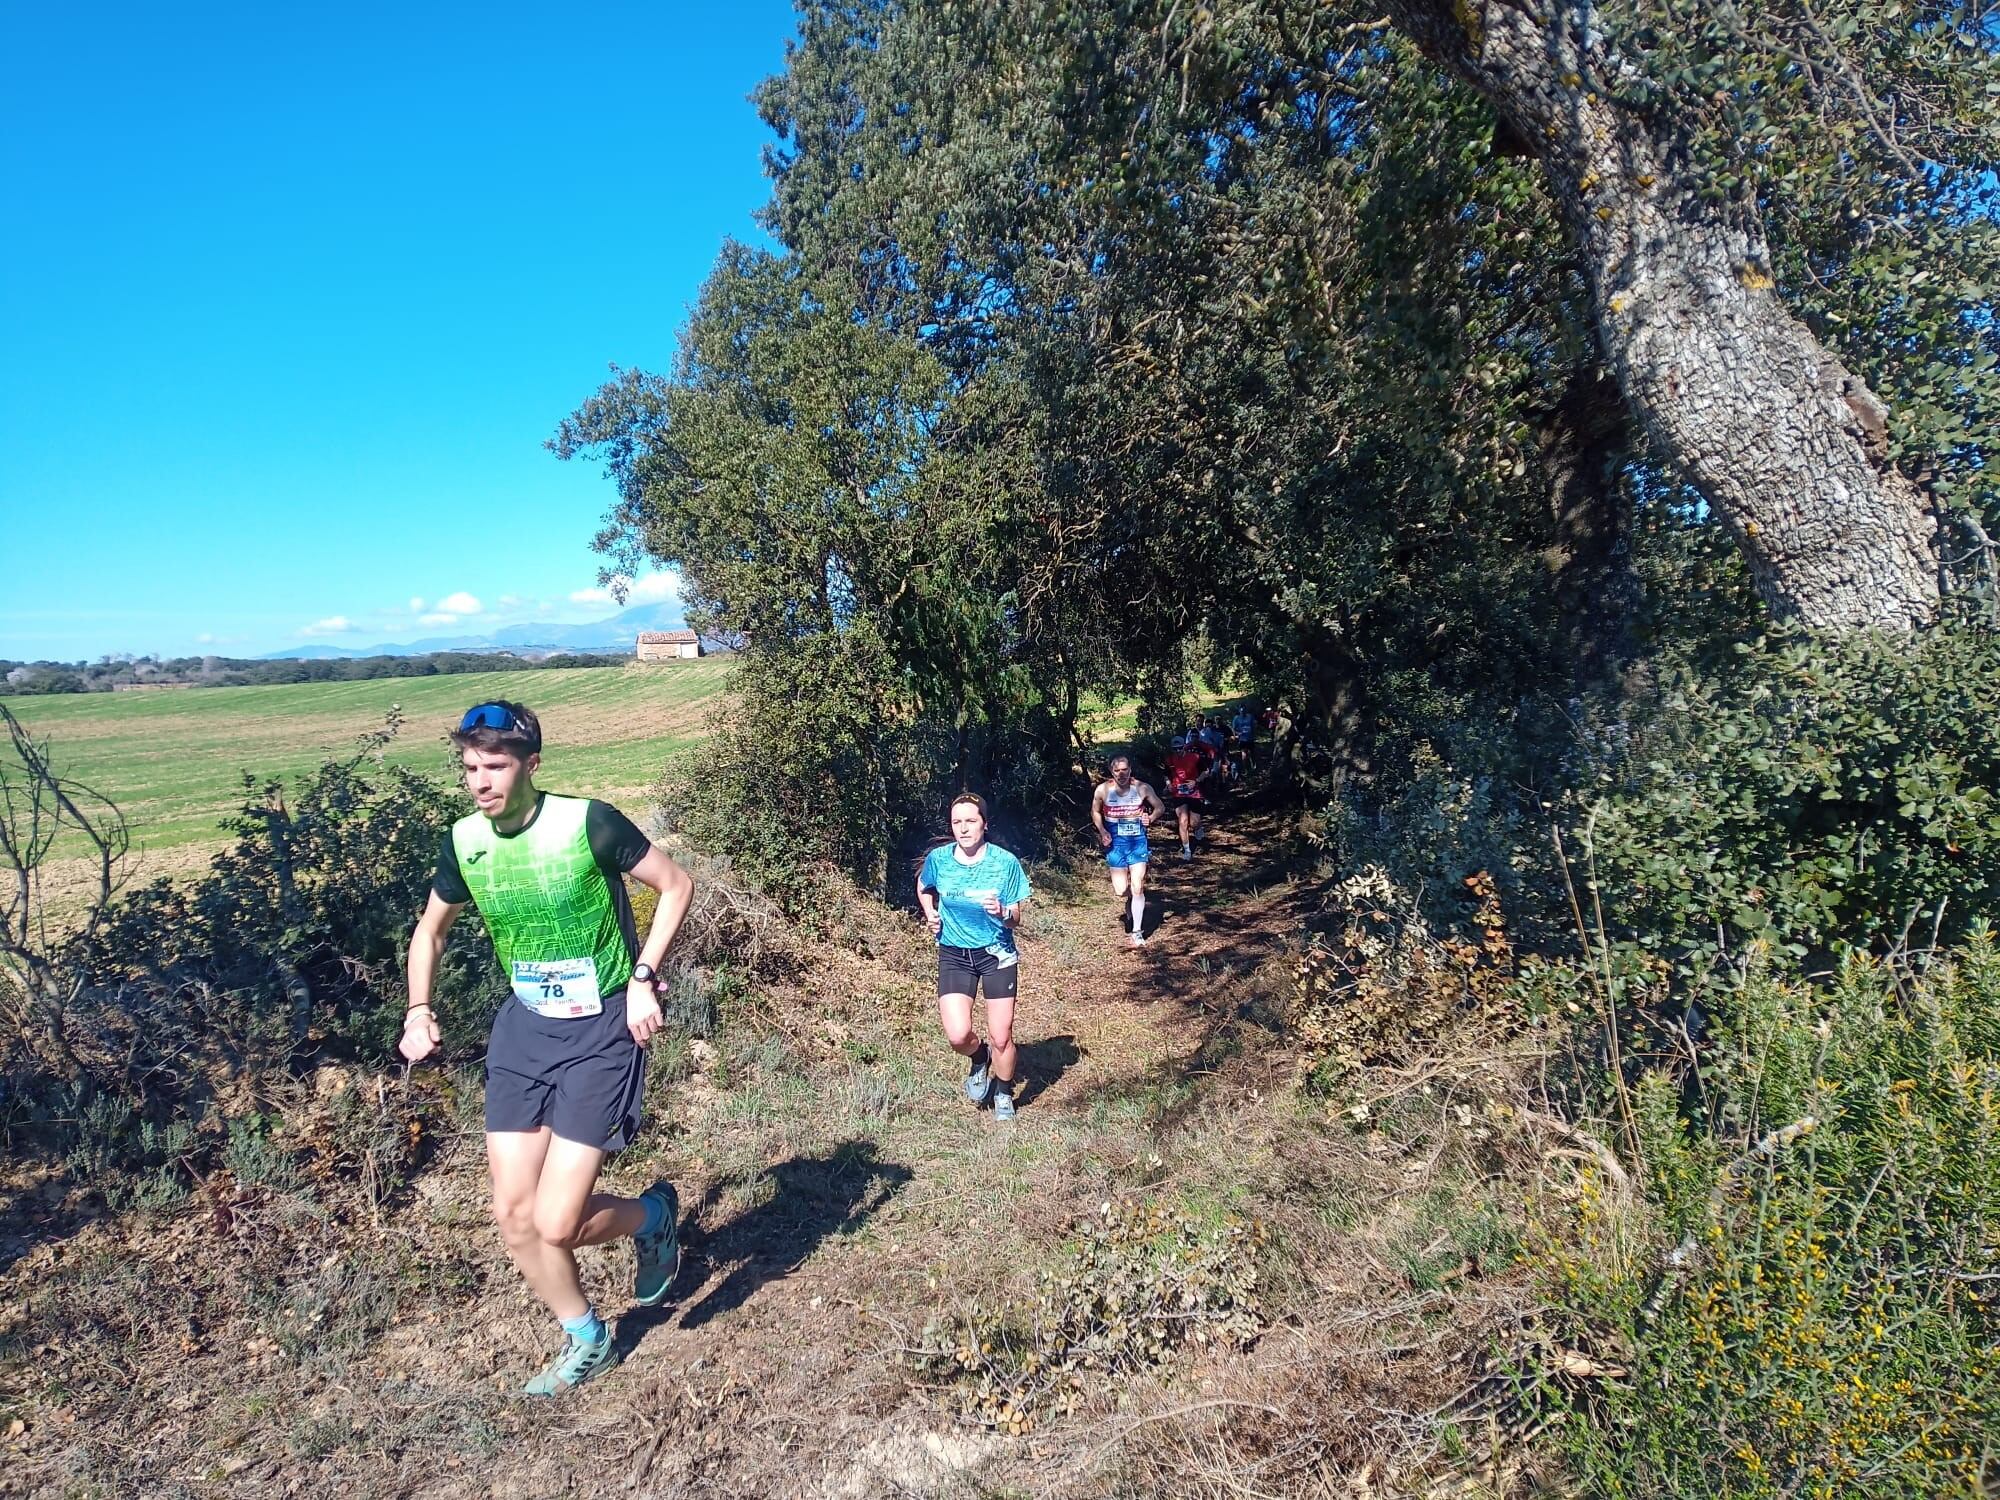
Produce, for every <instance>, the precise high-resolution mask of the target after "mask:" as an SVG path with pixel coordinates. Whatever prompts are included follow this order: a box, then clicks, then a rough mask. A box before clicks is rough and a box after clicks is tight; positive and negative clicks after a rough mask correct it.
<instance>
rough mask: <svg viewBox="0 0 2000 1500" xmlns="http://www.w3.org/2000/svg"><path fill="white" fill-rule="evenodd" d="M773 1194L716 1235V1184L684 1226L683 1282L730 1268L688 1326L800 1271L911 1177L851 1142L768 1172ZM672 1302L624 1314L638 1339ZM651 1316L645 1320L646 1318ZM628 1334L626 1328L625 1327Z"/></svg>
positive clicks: (722, 1186) (691, 1312) (669, 1312)
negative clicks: (708, 1225) (711, 1218)
mask: <svg viewBox="0 0 2000 1500" xmlns="http://www.w3.org/2000/svg"><path fill="white" fill-rule="evenodd" d="M763 1175H764V1177H765V1178H766V1179H767V1180H768V1181H769V1183H770V1187H769V1190H768V1191H769V1196H768V1197H767V1198H766V1199H765V1201H763V1202H762V1203H760V1204H759V1205H758V1206H757V1207H755V1208H752V1209H749V1210H747V1211H745V1212H743V1213H740V1214H738V1215H737V1216H736V1217H735V1218H733V1219H731V1220H730V1221H729V1222H728V1223H726V1224H724V1225H722V1226H720V1227H719V1228H717V1229H716V1230H715V1231H714V1232H713V1233H710V1232H707V1231H704V1230H703V1229H702V1227H701V1220H702V1218H703V1216H704V1215H705V1214H706V1213H707V1212H708V1211H709V1210H710V1209H712V1208H713V1207H714V1206H715V1205H716V1203H717V1202H719V1201H720V1199H721V1197H722V1194H723V1192H724V1191H725V1190H726V1188H727V1186H728V1185H727V1184H726V1183H716V1184H714V1185H713V1186H711V1187H710V1188H709V1190H708V1192H707V1193H706V1194H705V1195H704V1196H703V1198H702V1201H701V1203H700V1205H699V1206H698V1207H697V1208H696V1209H695V1211H694V1213H693V1214H692V1215H691V1216H689V1217H688V1218H684V1219H683V1220H682V1227H681V1246H682V1249H681V1272H680V1275H679V1276H678V1277H677V1278H675V1279H676V1281H677V1282H679V1283H680V1284H681V1285H682V1286H684V1287H687V1286H699V1285H701V1284H702V1283H703V1282H704V1281H706V1280H707V1279H708V1278H709V1277H710V1276H711V1275H713V1274H714V1273H715V1272H716V1271H717V1270H719V1269H722V1268H724V1267H728V1268H729V1270H728V1274H727V1275H725V1276H724V1277H723V1278H722V1280H721V1282H720V1283H718V1284H717V1285H716V1286H714V1287H713V1288H711V1289H710V1291H709V1292H708V1294H707V1295H706V1296H704V1297H703V1298H702V1299H701V1300H700V1301H699V1302H696V1303H695V1304H694V1305H693V1306H691V1307H689V1308H688V1309H687V1311H686V1312H685V1313H684V1314H682V1316H681V1319H680V1322H681V1326H682V1327H683V1328H699V1327H701V1325H702V1324H704V1323H706V1322H708V1321H709V1320H710V1319H711V1318H715V1317H718V1316H720V1315H721V1314H723V1313H726V1312H729V1311H730V1310H731V1309H733V1308H738V1307H741V1306H742V1305H743V1304H744V1303H745V1302H747V1301H748V1300H749V1299H750V1298H751V1296H752V1295H754V1294H755V1293H756V1291H757V1289H758V1288H759V1287H761V1286H763V1285H764V1284H765V1283H766V1282H768V1281H772V1280H775V1279H776V1278H778V1277H780V1276H784V1275H786V1274H788V1273H789V1272H791V1271H792V1270H794V1269H795V1268H796V1267H797V1266H798V1264H799V1263H800V1262H801V1261H803V1260H805V1259H806V1257H807V1256H809V1255H811V1254H812V1253H813V1251H814V1250H816V1249H818V1248H819V1246H820V1244H821V1242H822V1241H824V1240H827V1239H829V1238H831V1237H832V1236H834V1235H837V1234H851V1233H853V1231H854V1230H856V1229H858V1228H859V1227H860V1226H861V1225H862V1224H863V1223H864V1222H866V1220H867V1218H868V1216H869V1215H870V1214H872V1213H874V1212H875V1210H876V1209H878V1208H880V1207H881V1206H882V1205H883V1204H885V1203H887V1202H888V1201H889V1200H890V1199H891V1198H893V1197H895V1196H896V1194H897V1193H898V1192H899V1191H901V1189H902V1186H903V1184H904V1183H906V1182H908V1181H909V1180H910V1177H911V1175H912V1174H911V1172H910V1169H909V1168H908V1167H906V1166H904V1165H903V1164H902V1163H900V1162H893V1161H882V1160H880V1159H879V1158H878V1157H877V1155H876V1148H875V1145H874V1143H873V1142H870V1141H849V1142H848V1143H847V1144H846V1145H844V1146H838V1147H835V1148H834V1149H833V1150H832V1151H829V1152H827V1153H825V1154H824V1155H820V1156H795V1157H793V1158H792V1159H791V1160H790V1161H783V1162H779V1163H778V1164H777V1165H776V1166H775V1167H771V1168H768V1169H767V1170H766V1171H765V1173H764V1174H763ZM675 1311H676V1308H675V1306H674V1305H673V1304H672V1303H671V1302H670V1303H669V1304H668V1305H667V1306H665V1307H663V1308H661V1309H659V1310H658V1311H657V1312H652V1313H647V1312H640V1313H638V1314H636V1315H635V1316H632V1317H628V1318H626V1319H625V1320H624V1324H625V1325H630V1326H631V1329H632V1334H631V1337H632V1342H633V1343H637V1342H638V1340H639V1339H640V1338H643V1337H644V1336H645V1331H646V1329H647V1327H649V1326H651V1324H653V1323H659V1322H664V1321H666V1320H668V1319H670V1318H672V1317H673V1315H674V1313H675ZM641 1320H645V1321H641ZM619 1333H620V1334H621V1336H622V1335H623V1334H624V1333H625V1326H623V1325H621V1327H620V1329H619Z"/></svg>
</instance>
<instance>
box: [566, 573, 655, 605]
mask: <svg viewBox="0 0 2000 1500" xmlns="http://www.w3.org/2000/svg"><path fill="white" fill-rule="evenodd" d="M612 583H613V585H614V586H615V585H620V584H622V585H623V586H624V589H625V603H626V604H628V605H632V604H663V603H665V602H666V601H667V600H669V599H678V598H680V596H681V580H680V575H679V574H678V573H648V574H647V575H646V576H645V577H644V578H617V579H613V580H612ZM569 602H570V603H572V604H616V603H617V602H618V598H617V596H616V595H615V594H613V593H612V591H611V589H610V588H607V587H598V588H589V589H577V590H576V591H575V592H574V593H572V594H571V595H570V596H569Z"/></svg>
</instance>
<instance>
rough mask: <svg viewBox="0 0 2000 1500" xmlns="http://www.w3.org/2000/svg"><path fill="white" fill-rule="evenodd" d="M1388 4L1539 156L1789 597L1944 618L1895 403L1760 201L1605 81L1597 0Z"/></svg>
mask: <svg viewBox="0 0 2000 1500" xmlns="http://www.w3.org/2000/svg"><path fill="white" fill-rule="evenodd" d="M1384 8H1385V10H1386V11H1387V12H1388V14H1389V15H1390V17H1391V19H1392V21H1393V22H1394V24H1395V25H1396V26H1397V27H1398V28H1399V29H1400V30H1401V31H1402V32H1403V33H1404V34H1405V35H1407V36H1408V37H1409V38H1410V39H1411V40H1412V41H1414V42H1415V43H1416V44H1417V46H1418V47H1419V48H1420V49H1422V51H1423V52H1424V54H1425V55H1426V56H1428V57H1430V58H1431V59H1433V60H1434V61H1436V62H1438V63H1440V64H1441V65H1443V66H1444V67H1446V68H1449V69H1450V70H1451V71H1452V72H1453V73H1455V74H1457V75H1458V76H1459V77H1460V78H1462V79H1464V80H1465V82H1467V83H1468V84H1470V85H1471V86H1472V87H1473V88H1474V89H1476V90H1478V92H1479V93H1480V94H1481V95H1483V96H1484V97H1485V98H1486V100H1487V101H1488V102H1489V103H1490V104H1491V105H1492V106H1493V109H1494V110H1495V112H1496V113H1497V114H1498V115H1499V116H1500V119H1501V121H1502V123H1503V125H1504V126H1505V127H1506V128H1507V129H1508V130H1510V131H1511V132H1512V133H1513V134H1514V135H1515V136H1517V137H1518V138H1519V139H1520V141H1522V142H1524V143H1525V145H1526V147H1527V149H1528V150H1529V151H1531V152H1532V153H1533V154H1534V155H1535V156H1536V157H1537V158H1538V159H1539V160H1540V161H1541V163H1542V165H1543V167H1544V168H1545V169H1546V171H1547V173H1548V177H1549V181H1550V183H1551V184H1552V186H1553V189H1554V191H1555V195H1556V198H1557V200H1558V201H1559V202H1560V203H1561V205H1562V209H1563V212H1564V214H1565V216H1566V218H1567V219H1568V222H1569V224H1570V227H1571V230H1572V232H1573V234H1574V235H1575V238H1576V241H1577V244H1578V246H1579V247H1580V249H1581V251H1582V254H1583V260H1584V264H1585V266H1586V268H1587V271H1588V274H1589V277H1590V281H1591V287H1592V291H1593V293H1594V297H1595V309H1596V317H1597V331H1598V336H1599V338H1600V340H1601V342H1602V344H1603V348H1604V352H1605V355H1606V357H1607V359H1608V360H1609V362H1610V365H1611V368H1612V371H1613V373H1614V374H1615V375H1616V377H1617V380H1618V383H1619V387H1620V389H1621V390H1622V391H1623V393H1624V396H1625V399H1626V400H1627V401H1628V402H1629V403H1630V404H1631V407H1632V410H1633V412H1634V413H1635V414H1636V415H1637V417H1638V419H1639V421H1640V422H1641V423H1642V424H1643V425H1644V427H1645V429H1646V431H1647V433H1648V434H1649V435H1650V436H1651V438H1652V440H1653V442H1654V443H1655V445H1656V446H1657V447H1658V449H1659V450H1660V451H1661V452H1662V453H1663V454H1664V455H1665V456H1666V457H1667V458H1668V459H1669V460H1670V461H1671V462H1672V463H1673V464H1674V465H1675V466H1677V467H1678V468H1679V470H1680V471H1681V472H1682V473H1683V474H1684V475H1685V476H1686V477H1687V478H1688V479H1689V480H1690V481H1691V482H1692V483H1693V484H1694V485H1695V486H1696V488H1697V489H1699V490H1700V492H1701V493H1702V495H1703V496H1704V497H1705V498H1706V499H1707V501H1708V503H1709V505H1710V507H1711V509H1712V510H1713V511H1714V513H1715V515H1716V517H1717V518H1718V519H1719V520H1720V521H1721V522H1722V523H1723V525H1725V526H1726V527H1727V528H1728V529H1729V531H1730V534H1731V535H1732V536H1733V537H1734V538H1735V539H1736V541H1737V542H1738V544H1739V545H1740V546H1741V547H1742V549H1743V552H1744V554H1745V556H1746V557H1747V558H1748V559H1749V562H1750V568H1751V572H1752V575H1753V576H1754V577H1755V579H1756V582H1757V587H1758V589H1759V590H1760V591H1761V593H1762V594H1763V596H1764V598H1765V600H1766V601H1767V602H1768V603H1769V605H1770V607H1771V609H1772V611H1773V612H1774V613H1775V614H1777V615H1779V616H1780V617H1783V618H1792V619H1798V620H1801V621H1803V622H1804V623H1805V624H1807V625H1810V626H1813V627H1815V628H1818V629H1828V630H1848V629H1855V628H1858V627H1862V626H1869V625H1882V626H1889V627H1892V628H1903V629H1907V628H1910V627H1914V626H1917V625H1921V624H1924V623H1926V622H1927V621H1929V620H1930V619H1932V618H1933V617H1934V616H1935V615H1936V613H1937V608H1938V579H1937V561H1936V557H1935V554H1934V532H1935V522H1934V518H1933V516H1932V513H1931V511H1930V510H1929V508H1928V507H1927V506H1926V505H1925V503H1924V499H1923V496H1922V495H1921V494H1920V493H1919V492H1918V490H1917V489H1916V487H1915V486H1914V485H1912V484H1911V483H1910V482H1909V481H1908V480H1907V479H1905V478H1904V477H1903V476H1902V475H1901V474H1899V473H1898V472H1897V471H1896V470H1895V468H1894V467H1893V466H1892V465H1891V464H1890V462H1889V460H1888V456H1887V451H1886V442H1885V438H1886V423H1885V418H1886V416H1887V412H1886V410H1885V408H1884V407H1883V405H1882V403H1881V402H1880V401H1879V400H1878V399H1877V398H1876V396H1875V394H1874V393H1873V392H1872V391H1870V390H1869V389H1868V387H1867V385H1866V384H1864V383H1863V381H1862V380H1861V378H1860V377H1859V376H1857V375H1855V374H1854V373H1853V372H1851V371H1850V370H1848V369H1847V368H1846V367H1845V366H1843V365H1842V364H1841V362H1840V360H1839V359H1838V358H1836V357H1835V355H1834V354H1833V352H1832V351H1831V350H1829V349H1827V348H1826V347H1825V346H1824V345H1822V344H1821V343H1820V342H1819V340H1818V339H1817V338H1815V337H1814V336H1813V334H1812V331H1811V330H1810V329H1808V328H1807V327H1806V326H1805V325H1804V324H1803V323H1801V322H1800V321H1799V320H1798V319H1797V318H1795V317H1793V316H1792V315H1791V313H1790V312H1789V311H1788V310H1787V309H1786V308H1785V306H1784V304H1783V303H1782V302H1781V301H1780V300H1779V298H1778V296H1777V295H1776V291H1775V289H1774V287H1773V286H1772V281H1771V272H1770V265H1769V255H1768V252H1767V247H1766V240H1765V237H1764V231H1763V226H1762V223H1761V221H1760V220H1759V218H1758V215H1757V211H1756V208H1755V206H1754V204H1751V203H1748V202H1744V201H1730V202H1722V201H1717V200H1716V199H1715V198H1714V197H1713V196H1712V195H1710V196H1706V197H1705V196H1704V195H1703V194H1702V193H1701V192H1699V191H1697V189H1698V188H1699V187H1700V186H1701V184H1700V183H1698V182H1697V180H1696V176H1695V173H1694V170H1693V164H1692V162H1691V160H1690V156H1689V152H1688V150H1687V145H1686V141H1685V138H1684V137H1683V136H1682V135H1681V134H1680V133H1679V132H1678V131H1677V130H1676V129H1675V128H1674V127H1673V125H1672V124H1671V123H1670V122H1667V121H1664V120H1662V119H1659V118H1657V117H1653V116H1649V115H1647V114H1645V113H1642V112H1640V111H1638V110H1636V109H1633V108H1631V107H1628V106H1625V105H1620V104H1614V103H1613V102H1612V101H1611V99H1609V98H1608V97H1606V95H1607V93H1608V91H1609V88H1610V85H1611V83H1612V80H1613V79H1614V78H1615V77H1616V75H1617V70H1618V69H1619V68H1620V66H1622V64H1621V63H1620V61H1619V60H1618V59H1617V58H1616V57H1615V56H1614V55H1613V54H1612V53H1611V50H1610V46H1609V43H1608V41H1607V39H1606V38H1605V36H1604V35H1603V33H1602V31H1601V30H1600V28H1599V25H1598V24H1597V19H1596V6H1595V5H1593V4H1592V3H1591V0H1388V3H1387V4H1386V5H1385V7H1384Z"/></svg>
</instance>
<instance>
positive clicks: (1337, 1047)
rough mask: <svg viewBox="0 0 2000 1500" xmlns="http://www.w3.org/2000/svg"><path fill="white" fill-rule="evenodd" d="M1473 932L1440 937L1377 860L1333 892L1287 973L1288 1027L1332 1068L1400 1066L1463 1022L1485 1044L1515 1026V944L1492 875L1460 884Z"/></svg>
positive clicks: (1517, 1019) (1315, 1056) (1517, 1016)
mask: <svg viewBox="0 0 2000 1500" xmlns="http://www.w3.org/2000/svg"><path fill="white" fill-rule="evenodd" d="M1465 886H1466V891H1467V894H1468V896H1469V897H1470V898H1471V899H1472V901H1473V902H1474V910H1473V913H1472V916H1471V919H1470V922H1469V925H1470V927H1471V928H1472V931H1473V932H1474V933H1475V934H1476V936H1475V937H1473V938H1465V937H1459V936H1456V935H1449V934H1448V935H1445V936H1439V935H1438V934H1436V933H1434V932H1432V931H1431V929H1430V927H1429V925H1428V924H1427V923H1426V922H1425V921H1424V919H1423V917H1422V916H1421V915H1420V914H1419V912H1418V910H1417V904H1416V902H1415V901H1414V900H1412V899H1411V898H1410V897H1409V896H1408V895H1407V894H1405V893H1404V892H1402V891H1399V890H1398V889H1397V888H1396V886H1395V885H1394V883H1393V882H1392V881H1391V880H1390V879H1389V877H1388V875H1387V873H1386V872H1384V871H1383V870H1382V869H1381V868H1380V867H1379V866H1370V867H1368V868H1367V869H1364V870H1362V871H1361V872H1360V873H1359V874H1357V875H1354V876H1353V877H1351V878H1350V879H1348V880H1345V881H1343V882H1341V883H1340V884H1339V885H1338V886H1336V887H1335V888H1334V891H1333V894H1332V897H1331V900H1330V903H1329V905H1330V911H1331V914H1332V915H1333V918H1334V924H1335V930H1334V932H1333V933H1332V934H1331V935H1328V934H1326V933H1315V934H1314V935H1313V937H1312V938H1311V940H1310V941H1309V942H1308V943H1307V944H1306V946H1305V947H1304V949H1303V950H1302V951H1301V952H1300V953H1299V955H1298V958H1297V960H1296V962H1295V963H1294V965H1293V970H1292V1011H1291V1025H1290V1030H1291V1032H1292V1034H1293V1035H1294V1036H1295V1037H1296V1038H1297V1039H1298V1040H1299V1041H1300V1042H1301V1043H1303V1044H1304V1047H1305V1050H1306V1052H1307V1053H1308V1054H1309V1061H1310V1062H1315V1063H1319V1064H1321V1065H1322V1066H1324V1065H1327V1064H1331V1065H1332V1066H1333V1067H1334V1068H1335V1069H1338V1070H1341V1071H1345V1070H1347V1069H1351V1068H1356V1067H1364V1066H1369V1065H1374V1064H1382V1063H1400V1062H1408V1061H1411V1060H1413V1059H1414V1058H1416V1057H1418V1056H1421V1055H1423V1054H1424V1053H1426V1052H1429V1051H1432V1050H1435V1048H1436V1046H1437V1045H1438V1043H1439V1042H1440V1041H1441V1040H1442V1039H1443V1038H1444V1037H1445V1036H1446V1035H1447V1034H1448V1033H1450V1032H1451V1031H1453V1030H1455V1029H1457V1028H1458V1027H1459V1026H1461V1025H1462V1024H1463V1023H1465V1022H1466V1021H1468V1020H1477V1021H1479V1022H1480V1023H1481V1031H1482V1033H1483V1034H1484V1035H1485V1036H1486V1037H1488V1038H1489V1039H1490V1040H1499V1039H1502V1038H1504V1037H1505V1036H1507V1035H1511V1034H1512V1033H1513V1032H1514V1031H1515V1030H1516V1029H1517V1028H1518V1025H1519V1023H1520V1014H1519V1011H1518V1007H1517V1006H1516V1004H1515V1002H1514V998H1513V995H1512V993H1511V989H1510V984H1511V981H1512V979H1513V977H1514V973H1515V965H1514V947H1513V943H1512V942H1511V941H1510V940H1509V938H1508V936H1507V925H1506V918H1505V915H1504V913H1503V912H1502V911H1501V907H1500V896H1499V892H1498V889H1497V888H1496V886H1495V883H1494V880H1493V877H1492V876H1491V875H1489V874H1488V873H1486V872H1485V871H1483V870H1482V871H1480V872H1479V873H1478V874H1475V875H1472V876H1469V877H1468V878H1467V879H1466V881H1465Z"/></svg>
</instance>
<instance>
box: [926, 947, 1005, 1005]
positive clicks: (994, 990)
mask: <svg viewBox="0 0 2000 1500" xmlns="http://www.w3.org/2000/svg"><path fill="white" fill-rule="evenodd" d="M1020 982H1021V958H1020V955H1019V954H1018V953H1008V954H1004V955H1003V954H998V953H995V952H994V951H993V950H992V949H991V948H955V947H953V946H952V945H951V944H950V943H939V944H938V993H939V994H940V995H977V994H980V993H981V986H984V994H985V996H986V998H987V999H988V1000H1012V999H1013V998H1014V995H1015V991H1016V989H1017V987H1018V986H1019V984H1020Z"/></svg>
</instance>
